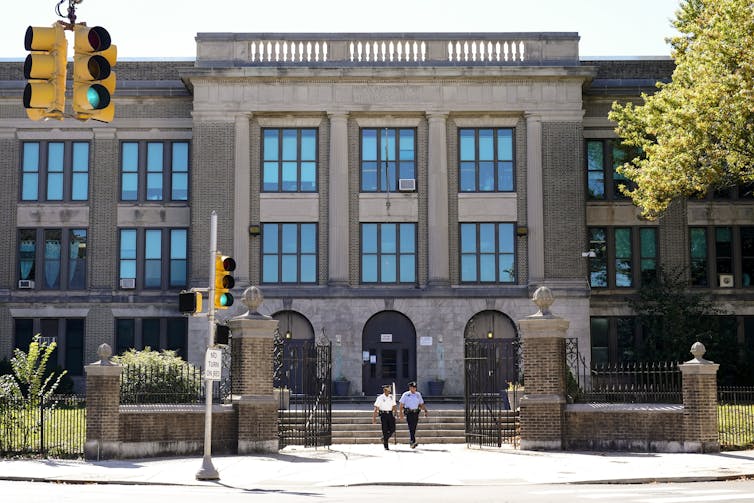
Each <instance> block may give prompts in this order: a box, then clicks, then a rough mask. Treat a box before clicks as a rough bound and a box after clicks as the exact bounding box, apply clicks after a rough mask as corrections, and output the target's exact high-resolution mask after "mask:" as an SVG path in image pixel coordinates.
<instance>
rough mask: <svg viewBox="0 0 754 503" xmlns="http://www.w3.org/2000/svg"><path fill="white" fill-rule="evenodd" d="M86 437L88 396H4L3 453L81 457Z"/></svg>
mask: <svg viewBox="0 0 754 503" xmlns="http://www.w3.org/2000/svg"><path fill="white" fill-rule="evenodd" d="M85 440H86V398H85V397H84V396H79V395H54V396H51V397H48V398H46V399H41V398H34V399H31V400H16V399H12V398H2V399H0V455H2V456H31V455H43V456H49V457H54V458H67V457H73V458H76V457H81V456H82V455H83V454H84V442H85Z"/></svg>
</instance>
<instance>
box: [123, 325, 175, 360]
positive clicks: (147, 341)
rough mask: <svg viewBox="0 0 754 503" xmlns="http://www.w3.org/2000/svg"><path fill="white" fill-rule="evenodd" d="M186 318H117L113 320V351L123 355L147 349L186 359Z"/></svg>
mask: <svg viewBox="0 0 754 503" xmlns="http://www.w3.org/2000/svg"><path fill="white" fill-rule="evenodd" d="M187 333H188V320H187V319H186V318H183V317H181V318H118V319H116V320H115V351H116V353H117V354H123V353H124V352H126V351H128V350H129V349H137V350H139V351H141V350H143V349H144V348H146V347H149V348H151V349H153V350H155V351H162V350H164V349H168V350H171V351H175V352H176V354H177V355H178V356H180V357H181V358H183V359H186V358H187V352H186V340H187Z"/></svg>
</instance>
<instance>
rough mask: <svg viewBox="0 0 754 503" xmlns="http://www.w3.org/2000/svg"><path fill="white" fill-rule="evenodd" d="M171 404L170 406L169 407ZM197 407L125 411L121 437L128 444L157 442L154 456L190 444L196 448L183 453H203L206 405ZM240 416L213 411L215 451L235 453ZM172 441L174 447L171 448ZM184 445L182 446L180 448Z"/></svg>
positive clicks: (229, 412)
mask: <svg viewBox="0 0 754 503" xmlns="http://www.w3.org/2000/svg"><path fill="white" fill-rule="evenodd" d="M168 408H169V406H166V409H168ZM194 409H195V410H191V411H186V410H181V411H169V410H165V411H159V412H158V411H155V412H144V411H143V410H140V411H138V412H122V413H121V416H120V418H121V420H120V430H119V439H120V441H121V442H124V443H130V442H134V443H149V442H152V443H156V444H159V446H156V447H155V448H154V450H153V451H151V452H152V454H151V455H159V454H171V452H173V450H174V449H177V448H181V449H183V448H184V446H185V445H186V444H188V445H193V446H194V448H193V450H190V451H188V452H186V451H183V452H182V453H183V454H201V453H202V452H203V448H204V414H205V412H204V407H203V406H196V407H195V408H194ZM237 421H238V419H237V415H236V413H235V412H234V411H233V410H232V409H230V408H228V410H227V411H224V412H217V411H213V414H212V453H213V454H235V453H236V445H237V443H238V438H237V431H238V424H237ZM171 444H173V448H172V449H171V447H170V446H171ZM179 446H180V447H179Z"/></svg>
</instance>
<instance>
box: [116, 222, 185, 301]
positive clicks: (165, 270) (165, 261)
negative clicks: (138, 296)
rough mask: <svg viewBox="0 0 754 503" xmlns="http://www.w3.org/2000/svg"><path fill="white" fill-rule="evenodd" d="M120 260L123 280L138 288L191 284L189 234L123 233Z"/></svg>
mask: <svg viewBox="0 0 754 503" xmlns="http://www.w3.org/2000/svg"><path fill="white" fill-rule="evenodd" d="M118 260H119V264H118V270H119V279H121V280H124V279H132V280H134V282H133V287H134V288H145V289H163V290H164V289H171V288H180V287H185V286H186V285H187V283H188V231H187V230H186V229H121V230H120V253H119V257H118ZM121 285H122V282H121Z"/></svg>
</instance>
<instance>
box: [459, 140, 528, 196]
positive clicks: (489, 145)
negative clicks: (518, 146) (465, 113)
mask: <svg viewBox="0 0 754 503" xmlns="http://www.w3.org/2000/svg"><path fill="white" fill-rule="evenodd" d="M458 142H459V146H458V153H459V157H460V159H459V163H458V165H459V167H460V191H461V192H512V191H513V190H514V183H513V129H511V128H499V129H492V128H487V129H460V130H459V132H458Z"/></svg>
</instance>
